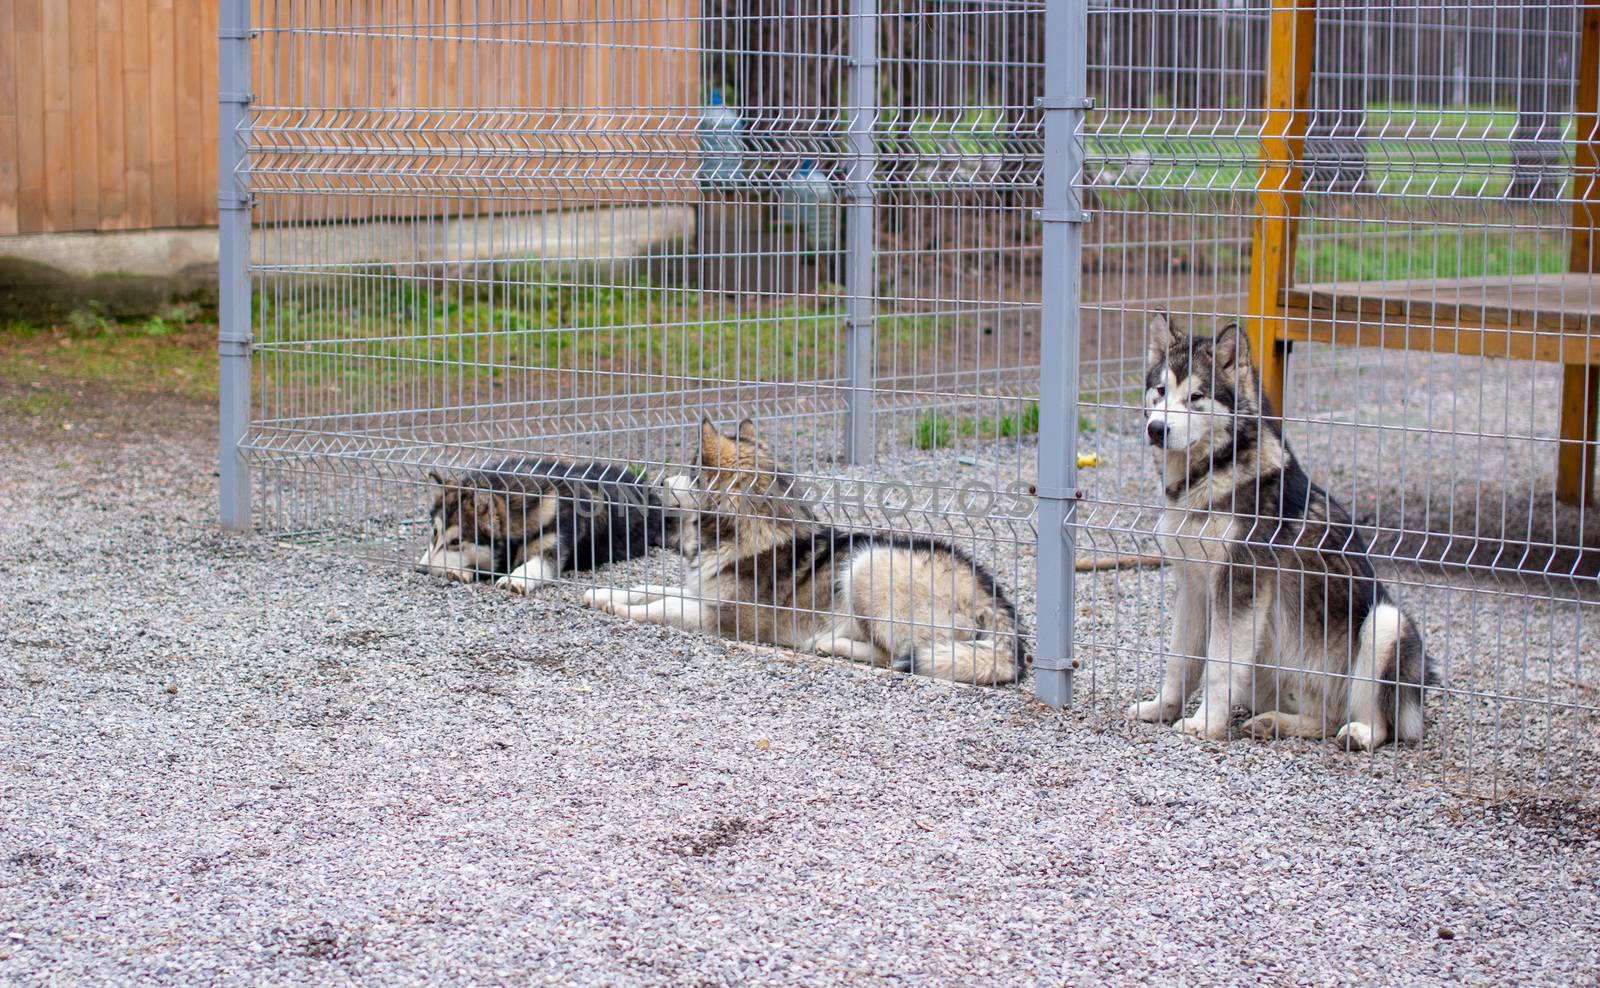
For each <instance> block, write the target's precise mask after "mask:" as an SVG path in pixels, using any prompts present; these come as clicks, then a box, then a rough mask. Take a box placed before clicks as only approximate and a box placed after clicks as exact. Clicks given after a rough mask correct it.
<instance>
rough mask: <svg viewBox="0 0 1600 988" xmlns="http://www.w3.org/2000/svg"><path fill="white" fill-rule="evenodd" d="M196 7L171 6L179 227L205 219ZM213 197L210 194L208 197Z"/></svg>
mask: <svg viewBox="0 0 1600 988" xmlns="http://www.w3.org/2000/svg"><path fill="white" fill-rule="evenodd" d="M200 3H201V0H178V2H177V3H175V4H174V5H173V32H174V35H175V37H174V50H173V56H174V58H175V62H174V65H175V78H176V80H177V106H178V113H177V119H178V129H177V145H178V147H177V162H178V169H177V171H178V210H177V212H178V217H177V219H178V225H179V226H199V225H200V224H201V223H203V222H205V217H206V212H205V205H204V203H203V201H202V200H203V197H204V195H205V174H206V173H205V168H204V159H205V158H206V157H207V150H206V148H205V146H204V145H203V144H202V143H201V140H200V137H201V132H200V114H201V112H202V110H203V108H202V106H201V105H200V76H201V74H202V72H203V71H205V69H204V68H203V67H202V66H201V63H200ZM215 194H216V193H215V191H214V190H213V192H212V195H213V196H214V195H215Z"/></svg>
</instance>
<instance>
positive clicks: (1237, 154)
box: [1085, 104, 1517, 208]
mask: <svg viewBox="0 0 1600 988" xmlns="http://www.w3.org/2000/svg"><path fill="white" fill-rule="evenodd" d="M1214 116H1215V115H1214V114H1213V115H1207V116H1205V117H1204V118H1199V119H1197V118H1196V117H1195V114H1193V113H1189V112H1187V111H1179V112H1177V113H1173V112H1161V111H1159V110H1156V111H1146V112H1142V113H1138V114H1127V115H1125V116H1124V117H1123V118H1122V119H1120V120H1108V119H1105V118H1101V119H1099V120H1097V121H1096V131H1097V133H1096V134H1095V135H1094V136H1091V137H1089V138H1088V139H1087V140H1086V142H1085V144H1086V151H1087V153H1088V154H1089V156H1090V157H1091V158H1102V159H1108V160H1112V161H1118V162H1120V161H1125V160H1127V159H1128V158H1129V157H1131V156H1132V155H1134V154H1139V153H1142V154H1144V155H1148V156H1149V158H1150V161H1151V168H1150V172H1149V174H1148V175H1147V176H1146V177H1145V178H1144V180H1143V181H1142V182H1141V187H1140V189H1139V190H1138V191H1136V192H1134V191H1129V190H1118V189H1103V190H1101V191H1100V192H1099V195H1100V196H1101V197H1102V199H1103V200H1104V202H1105V203H1106V205H1108V206H1111V207H1112V208H1133V207H1134V206H1135V204H1136V203H1137V202H1138V201H1140V200H1138V199H1137V197H1140V196H1142V197H1145V199H1146V200H1148V199H1149V197H1151V196H1154V197H1155V198H1156V200H1157V201H1160V200H1161V199H1162V197H1163V195H1167V196H1170V195H1172V194H1176V193H1179V192H1183V193H1188V194H1193V193H1197V192H1199V193H1205V192H1217V193H1224V192H1247V191H1253V190H1254V189H1255V185H1256V178H1257V174H1258V171H1259V169H1258V165H1257V162H1258V160H1259V158H1260V153H1261V151H1260V142H1259V140H1257V138H1256V136H1255V134H1256V130H1257V128H1258V127H1259V120H1258V117H1259V115H1258V114H1257V115H1251V114H1245V113H1238V114H1230V115H1229V116H1228V117H1227V118H1225V119H1226V120H1228V121H1229V122H1227V123H1224V124H1222V125H1221V126H1218V125H1217V121H1216V120H1215V119H1214ZM1191 124H1197V125H1195V126H1191ZM1516 124H1517V114H1516V111H1515V110H1510V109H1504V108H1499V107H1489V106H1474V107H1469V108H1465V109H1461V110H1447V109H1441V108H1439V107H1430V106H1412V105H1405V104H1373V105H1370V106H1368V107H1367V108H1366V113H1365V119H1364V123H1363V130H1362V132H1363V135H1364V140H1363V144H1364V146H1365V150H1366V157H1367V171H1366V179H1367V184H1368V187H1369V188H1370V189H1371V190H1373V191H1377V192H1381V193H1383V194H1385V195H1396V196H1400V195H1411V196H1420V195H1434V196H1454V197H1484V198H1498V197H1500V196H1503V195H1504V194H1505V192H1506V189H1507V188H1508V186H1509V185H1510V181H1511V177H1512V176H1511V164H1512V158H1511V145H1510V144H1509V138H1510V137H1511V135H1512V132H1513V131H1514V130H1515V128H1516ZM1184 129H1188V130H1189V131H1190V133H1191V134H1192V136H1186V135H1185V134H1183V133H1182V130H1184Z"/></svg>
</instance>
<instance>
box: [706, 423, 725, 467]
mask: <svg viewBox="0 0 1600 988" xmlns="http://www.w3.org/2000/svg"><path fill="white" fill-rule="evenodd" d="M723 442H724V440H723V438H722V433H720V432H718V431H717V427H716V426H714V425H712V424H711V420H710V419H708V418H706V419H701V420H700V465H701V466H703V467H714V466H716V465H717V464H718V463H719V462H721V459H722V444H723Z"/></svg>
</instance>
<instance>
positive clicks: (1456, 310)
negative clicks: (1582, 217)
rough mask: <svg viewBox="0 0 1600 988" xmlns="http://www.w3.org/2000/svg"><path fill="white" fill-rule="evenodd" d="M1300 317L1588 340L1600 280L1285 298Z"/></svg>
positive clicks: (1334, 289)
mask: <svg viewBox="0 0 1600 988" xmlns="http://www.w3.org/2000/svg"><path fill="white" fill-rule="evenodd" d="M1280 299H1281V301H1282V304H1283V305H1284V306H1285V307H1286V308H1287V309H1290V310H1293V311H1296V312H1313V313H1332V312H1338V313H1341V314H1342V315H1343V316H1345V317H1359V320H1360V321H1365V322H1372V323H1378V322H1387V323H1391V324H1395V323H1411V324H1414V325H1419V326H1423V325H1431V324H1439V323H1448V324H1452V325H1461V326H1493V327H1522V328H1528V329H1539V330H1543V331H1547V332H1550V333H1572V334H1580V335H1581V334H1585V333H1589V332H1591V331H1592V328H1593V327H1595V326H1596V318H1597V316H1600V277H1596V276H1594V275H1589V274H1544V275H1523V276H1517V277H1513V278H1453V279H1445V280H1439V281H1418V280H1405V281H1363V282H1347V283H1344V284H1330V285H1303V286H1299V287H1296V288H1291V289H1288V290H1286V291H1284V292H1282V293H1281V294H1280Z"/></svg>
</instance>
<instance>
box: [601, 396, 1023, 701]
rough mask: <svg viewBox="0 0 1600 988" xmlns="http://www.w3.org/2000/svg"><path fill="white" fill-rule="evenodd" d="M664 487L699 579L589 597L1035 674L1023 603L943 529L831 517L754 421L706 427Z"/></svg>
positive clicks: (762, 633)
mask: <svg viewBox="0 0 1600 988" xmlns="http://www.w3.org/2000/svg"><path fill="white" fill-rule="evenodd" d="M662 492H663V493H662V498H663V500H664V501H666V502H667V504H668V506H669V508H672V509H674V510H675V512H676V513H677V514H678V516H679V526H680V527H679V531H678V540H679V548H680V550H681V551H682V552H683V553H684V555H686V556H687V557H688V558H689V559H690V560H691V562H692V569H691V574H690V577H689V580H688V582H687V584H686V585H685V586H682V587H667V586H646V587H636V588H634V589H633V590H603V589H596V590H591V591H589V592H588V594H586V595H585V597H584V602H585V603H587V604H588V605H589V606H591V607H598V608H600V609H602V610H607V611H610V612H612V613H613V614H617V615H620V616H622V617H626V618H629V619H631V620H634V621H645V622H649V623H652V624H670V625H674V626H676V627H679V628H688V629H691V630H700V631H710V632H714V633H716V634H719V635H722V636H723V637H725V638H733V639H738V640H741V641H756V642H765V643H768V644H772V645H779V646H783V647H786V648H794V649H800V650H802V651H807V652H816V653H819V654H823V655H837V656H843V657H846V658H850V659H854V660H856V661H859V662H869V663H872V664H873V665H877V666H885V665H887V666H891V667H893V668H895V669H898V670H900V671H905V672H917V673H921V674H923V675H927V676H935V677H938V678H941V679H952V680H956V681H958V682H964V683H984V684H992V683H1007V682H1011V681H1013V680H1015V679H1018V678H1020V677H1021V676H1023V675H1024V674H1025V672H1026V669H1027V653H1026V650H1025V645H1024V631H1023V629H1022V627H1021V624H1020V622H1019V621H1018V619H1017V615H1016V610H1015V608H1013V607H1012V605H1011V601H1009V600H1008V599H1006V595H1005V592H1004V591H1002V590H1001V589H1000V586H999V585H998V584H997V583H996V582H995V579H994V577H993V576H991V575H990V574H989V572H988V571H987V570H985V569H984V568H983V567H982V566H980V565H978V564H977V563H976V562H974V561H973V560H971V559H969V558H967V557H966V556H965V555H963V554H962V553H960V552H958V551H957V550H956V549H954V548H953V547H951V546H949V545H946V544H944V543H943V542H940V541H938V540H937V539H932V538H928V537H925V536H891V535H882V534H874V533H870V532H847V531H841V530H839V529H834V528H829V527H828V526H826V525H822V524H820V523H818V522H817V520H816V518H815V516H814V515H813V513H812V508H811V505H810V504H809V503H808V502H807V501H806V499H805V498H804V496H803V495H802V492H801V491H800V490H799V488H798V485H797V484H796V482H795V480H794V478H792V477H790V476H789V475H788V474H786V473H784V472H782V471H781V470H780V469H779V468H778V465H777V462H776V460H775V459H774V458H773V454H772V449H771V447H770V446H768V445H767V443H766V442H765V441H764V440H762V439H761V438H760V437H759V436H758V435H757V434H756V429H755V425H754V424H753V423H751V422H750V421H749V420H748V419H747V420H745V421H744V422H743V423H741V424H740V426H739V430H738V433H737V434H736V435H734V436H731V437H730V436H724V435H722V434H721V433H719V432H718V431H717V430H716V429H715V428H713V427H712V425H711V424H710V423H709V422H706V423H703V424H702V425H701V429H700V461H699V470H698V471H697V473H696V475H695V476H694V477H693V478H689V477H683V476H677V477H669V478H667V480H666V482H665V483H664V484H663V487H662Z"/></svg>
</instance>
